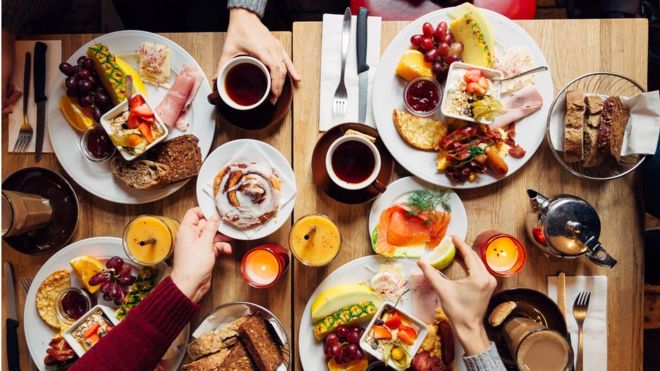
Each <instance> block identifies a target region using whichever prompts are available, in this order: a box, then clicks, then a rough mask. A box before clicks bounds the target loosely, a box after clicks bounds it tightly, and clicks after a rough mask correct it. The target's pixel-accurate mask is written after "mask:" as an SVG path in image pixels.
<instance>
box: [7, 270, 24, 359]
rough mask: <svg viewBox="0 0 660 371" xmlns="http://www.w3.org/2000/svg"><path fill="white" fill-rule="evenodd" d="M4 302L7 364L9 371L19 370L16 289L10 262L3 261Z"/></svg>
mask: <svg viewBox="0 0 660 371" xmlns="http://www.w3.org/2000/svg"><path fill="white" fill-rule="evenodd" d="M4 269H5V303H6V307H7V320H6V322H5V327H6V328H7V333H6V335H5V336H6V339H5V340H6V344H7V349H6V351H7V365H8V366H9V371H14V370H18V371H20V369H21V368H20V365H19V362H18V317H16V290H15V289H14V271H13V270H12V269H11V264H9V263H5V264H4Z"/></svg>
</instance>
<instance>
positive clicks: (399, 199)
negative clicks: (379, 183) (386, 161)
mask: <svg viewBox="0 0 660 371" xmlns="http://www.w3.org/2000/svg"><path fill="white" fill-rule="evenodd" d="M425 188H426V189H436V188H437V187H435V186H433V185H432V184H429V183H427V182H425V181H423V180H421V179H419V178H416V177H413V176H409V177H405V178H401V179H398V180H396V181H394V182H392V183H390V184H389V185H388V186H387V190H386V191H385V193H383V194H382V195H380V196H379V197H378V199H376V201H374V203H373V205H372V206H371V212H369V236H371V234H372V232H373V230H374V229H375V228H376V227H377V226H378V223H379V221H380V214H382V213H383V211H385V210H386V209H387V208H389V207H390V206H392V205H394V204H397V203H403V202H406V201H407V200H408V194H409V193H410V192H412V191H416V190H419V189H425ZM445 191H446V192H447V193H448V194H449V206H450V207H451V220H450V221H449V226H448V227H447V233H446V236H451V235H452V234H455V235H457V236H458V237H460V238H461V239H463V240H464V239H465V236H466V235H467V214H466V213H465V207H463V202H461V199H460V198H459V197H458V195H457V194H456V192H454V191H452V190H451V189H445ZM437 210H439V211H444V210H443V209H442V208H438V209H437ZM370 239H371V237H370ZM429 251H430V250H429Z"/></svg>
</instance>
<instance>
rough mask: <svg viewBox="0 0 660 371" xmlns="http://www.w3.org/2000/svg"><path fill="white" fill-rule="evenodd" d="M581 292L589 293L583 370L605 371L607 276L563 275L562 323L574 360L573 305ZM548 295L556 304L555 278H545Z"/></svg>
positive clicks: (585, 321)
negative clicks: (564, 280) (563, 312)
mask: <svg viewBox="0 0 660 371" xmlns="http://www.w3.org/2000/svg"><path fill="white" fill-rule="evenodd" d="M582 291H589V292H591V298H590V299H589V310H588V312H587V318H586V319H585V320H584V353H583V354H584V360H583V364H584V365H585V368H584V369H585V370H589V371H598V370H607V276H566V322H567V324H568V332H569V333H570V334H571V344H572V345H573V353H574V354H575V357H576V359H577V347H578V330H577V323H576V322H575V318H574V317H573V303H575V298H576V297H577V296H578V294H579V293H580V292H582ZM548 296H549V297H550V298H551V299H552V300H554V301H557V277H556V276H550V277H548Z"/></svg>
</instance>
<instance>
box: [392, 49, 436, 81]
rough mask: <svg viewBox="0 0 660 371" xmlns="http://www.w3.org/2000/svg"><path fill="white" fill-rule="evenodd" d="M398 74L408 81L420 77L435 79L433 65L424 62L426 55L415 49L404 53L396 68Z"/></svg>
mask: <svg viewBox="0 0 660 371" xmlns="http://www.w3.org/2000/svg"><path fill="white" fill-rule="evenodd" d="M396 74H397V75H399V76H400V77H402V78H404V79H406V80H413V79H415V78H417V77H420V76H426V77H433V72H431V63H429V62H427V61H425V60H424V54H422V53H421V52H420V51H418V50H413V49H409V50H406V51H405V52H404V53H403V55H402V56H401V59H399V64H398V65H397V66H396Z"/></svg>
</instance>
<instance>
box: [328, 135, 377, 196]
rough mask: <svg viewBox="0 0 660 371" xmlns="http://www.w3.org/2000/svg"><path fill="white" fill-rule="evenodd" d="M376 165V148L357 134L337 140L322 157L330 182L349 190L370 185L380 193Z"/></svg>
mask: <svg viewBox="0 0 660 371" xmlns="http://www.w3.org/2000/svg"><path fill="white" fill-rule="evenodd" d="M380 165H381V159H380V153H379V152H378V148H377V147H376V145H375V144H374V143H373V142H372V141H370V140H369V139H367V138H365V137H362V136H359V135H344V136H341V137H339V138H337V139H336V140H335V141H334V142H332V144H331V145H330V148H328V152H327V153H326V155H325V167H326V170H327V171H328V175H329V176H330V179H332V181H333V182H334V183H335V184H336V185H338V186H340V187H341V188H344V189H347V190H349V191H355V190H359V189H364V188H367V187H369V186H374V187H375V188H376V189H377V190H378V191H379V192H383V191H384V190H385V185H384V184H382V183H381V182H380V181H379V180H378V179H377V178H378V173H380Z"/></svg>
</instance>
